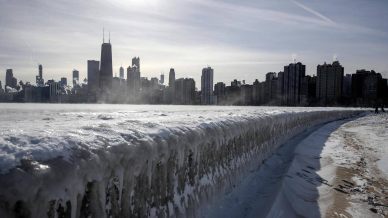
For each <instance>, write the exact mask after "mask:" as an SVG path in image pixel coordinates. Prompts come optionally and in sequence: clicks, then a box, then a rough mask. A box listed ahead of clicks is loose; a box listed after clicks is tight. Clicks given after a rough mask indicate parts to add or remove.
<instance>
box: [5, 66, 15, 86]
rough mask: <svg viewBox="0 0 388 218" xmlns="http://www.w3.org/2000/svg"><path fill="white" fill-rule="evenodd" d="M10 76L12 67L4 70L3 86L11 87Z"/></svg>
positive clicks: (11, 75) (11, 76)
mask: <svg viewBox="0 0 388 218" xmlns="http://www.w3.org/2000/svg"><path fill="white" fill-rule="evenodd" d="M12 78H13V72H12V69H7V71H6V72H5V87H7V86H8V87H12V88H13V85H12Z"/></svg>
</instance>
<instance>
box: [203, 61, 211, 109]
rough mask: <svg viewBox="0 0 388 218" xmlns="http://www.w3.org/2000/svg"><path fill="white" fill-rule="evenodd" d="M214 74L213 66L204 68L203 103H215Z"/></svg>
mask: <svg viewBox="0 0 388 218" xmlns="http://www.w3.org/2000/svg"><path fill="white" fill-rule="evenodd" d="M213 76H214V71H213V69H212V68H211V67H207V68H203V69H202V76H201V104H213Z"/></svg>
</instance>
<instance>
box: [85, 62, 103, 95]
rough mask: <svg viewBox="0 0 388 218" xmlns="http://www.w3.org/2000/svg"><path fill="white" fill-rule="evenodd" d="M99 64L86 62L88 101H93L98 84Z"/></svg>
mask: <svg viewBox="0 0 388 218" xmlns="http://www.w3.org/2000/svg"><path fill="white" fill-rule="evenodd" d="M99 67H100V62H99V61H95V60H88V92H89V100H93V101H94V100H95V98H96V97H97V96H96V95H97V92H98V88H99V84H100V80H99V71H100V70H99Z"/></svg>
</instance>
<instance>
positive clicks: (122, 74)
mask: <svg viewBox="0 0 388 218" xmlns="http://www.w3.org/2000/svg"><path fill="white" fill-rule="evenodd" d="M119 76H120V79H124V67H122V66H121V67H120V74H119Z"/></svg>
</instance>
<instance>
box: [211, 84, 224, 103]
mask: <svg viewBox="0 0 388 218" xmlns="http://www.w3.org/2000/svg"><path fill="white" fill-rule="evenodd" d="M214 96H215V99H216V100H215V103H216V104H225V103H226V86H225V83H223V82H218V83H216V84H215V85H214Z"/></svg>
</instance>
